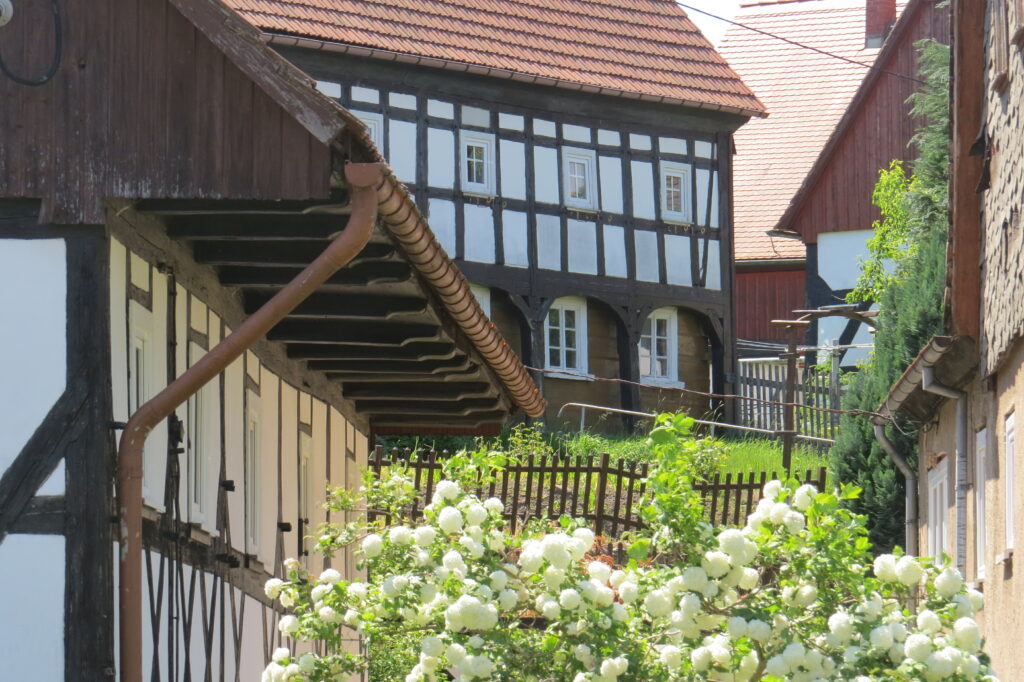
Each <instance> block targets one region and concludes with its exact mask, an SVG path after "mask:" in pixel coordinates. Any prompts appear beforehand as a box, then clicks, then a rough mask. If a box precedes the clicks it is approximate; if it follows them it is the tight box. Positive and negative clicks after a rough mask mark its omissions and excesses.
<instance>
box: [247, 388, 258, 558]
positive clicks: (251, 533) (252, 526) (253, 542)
mask: <svg viewBox="0 0 1024 682" xmlns="http://www.w3.org/2000/svg"><path fill="white" fill-rule="evenodd" d="M256 400H258V398H256V397H255V396H254V395H253V394H252V393H250V394H249V405H248V415H247V417H246V421H245V542H246V546H247V551H248V553H249V554H255V553H256V549H257V548H258V547H259V539H260V419H259V405H258V403H257V404H254V402H255V401H256Z"/></svg>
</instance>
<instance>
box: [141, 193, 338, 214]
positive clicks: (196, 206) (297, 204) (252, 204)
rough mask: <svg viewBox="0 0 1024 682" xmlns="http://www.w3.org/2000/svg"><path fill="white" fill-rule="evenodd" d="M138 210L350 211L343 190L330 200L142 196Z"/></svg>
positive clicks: (256, 212)
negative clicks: (163, 197)
mask: <svg viewBox="0 0 1024 682" xmlns="http://www.w3.org/2000/svg"><path fill="white" fill-rule="evenodd" d="M135 210H136V211H138V212H139V213H152V214H154V215H179V216H186V215H197V216H198V215H207V216H209V215H224V216H232V215H234V216H242V215H302V214H309V213H314V214H324V213H327V212H330V213H331V214H334V215H345V214H347V213H349V212H350V211H351V208H350V207H349V203H348V198H347V197H346V196H344V193H341V194H339V196H338V197H336V198H332V199H330V200H326V201H325V200H323V199H301V200H295V199H291V200H283V201H265V200H256V199H143V200H141V201H139V202H137V203H136V204H135Z"/></svg>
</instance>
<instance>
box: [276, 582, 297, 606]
mask: <svg viewBox="0 0 1024 682" xmlns="http://www.w3.org/2000/svg"><path fill="white" fill-rule="evenodd" d="M295 597H296V592H295V590H294V589H293V588H290V587H289V588H286V589H283V590H281V596H280V597H279V599H280V600H281V606H283V607H285V608H286V609H290V608H291V607H293V606H294V605H295Z"/></svg>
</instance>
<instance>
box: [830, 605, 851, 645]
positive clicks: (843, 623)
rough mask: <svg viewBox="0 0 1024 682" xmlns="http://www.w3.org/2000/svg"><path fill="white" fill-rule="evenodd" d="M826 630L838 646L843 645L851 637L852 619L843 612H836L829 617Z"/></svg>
mask: <svg viewBox="0 0 1024 682" xmlns="http://www.w3.org/2000/svg"><path fill="white" fill-rule="evenodd" d="M828 629H829V632H831V633H832V634H833V635H834V636H835V638H836V639H837V640H839V643H840V644H845V643H846V642H848V641H849V640H850V638H851V637H853V618H851V617H850V614H848V613H846V612H845V611H837V612H836V613H833V614H832V615H831V616H829V619H828Z"/></svg>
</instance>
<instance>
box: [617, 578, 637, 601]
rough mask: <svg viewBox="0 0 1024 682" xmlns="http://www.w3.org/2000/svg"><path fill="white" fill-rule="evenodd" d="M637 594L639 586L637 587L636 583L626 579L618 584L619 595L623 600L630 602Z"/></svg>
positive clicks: (634, 599)
mask: <svg viewBox="0 0 1024 682" xmlns="http://www.w3.org/2000/svg"><path fill="white" fill-rule="evenodd" d="M639 596H640V588H639V587H637V585H636V583H634V582H632V581H630V580H627V581H626V582H624V583H622V584H621V585H619V597H621V598H622V601H623V602H625V603H627V604H630V603H632V602H634V601H636V600H637V597H639Z"/></svg>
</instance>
